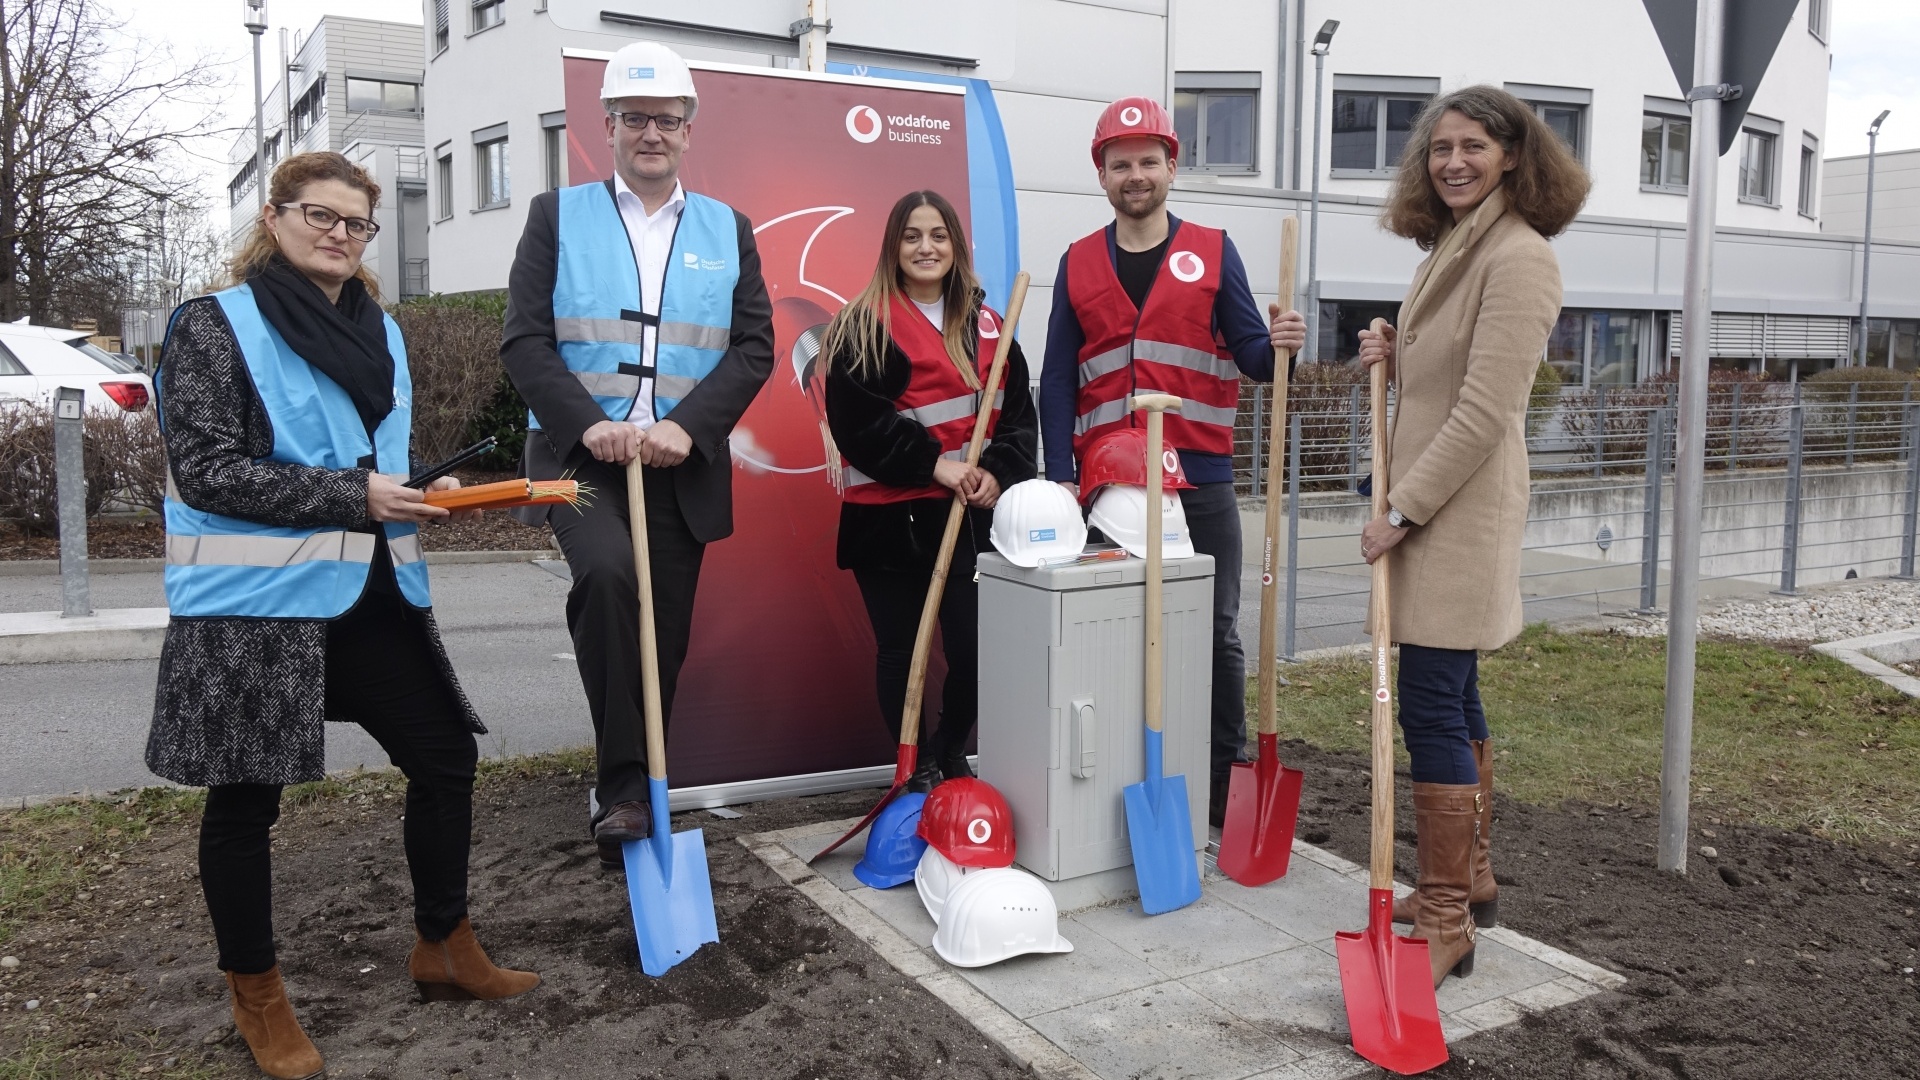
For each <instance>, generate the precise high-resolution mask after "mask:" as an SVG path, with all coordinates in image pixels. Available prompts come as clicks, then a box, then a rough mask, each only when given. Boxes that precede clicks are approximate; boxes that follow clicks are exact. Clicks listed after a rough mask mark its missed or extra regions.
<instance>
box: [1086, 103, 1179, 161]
mask: <svg viewBox="0 0 1920 1080" xmlns="http://www.w3.org/2000/svg"><path fill="white" fill-rule="evenodd" d="M1116 139H1159V140H1160V141H1161V142H1163V143H1166V144H1167V156H1168V157H1169V158H1178V157H1179V156H1180V136H1179V135H1176V134H1174V130H1173V117H1171V116H1168V115H1167V110H1165V109H1163V108H1161V107H1160V103H1159V102H1157V101H1155V100H1153V99H1152V98H1148V97H1127V98H1121V99H1120V100H1119V101H1116V102H1114V103H1113V104H1111V105H1109V106H1107V111H1105V112H1103V113H1101V114H1100V120H1099V122H1097V123H1095V124H1094V125H1093V164H1094V166H1095V167H1096V168H1097V167H1100V166H1103V165H1105V164H1106V163H1107V159H1106V158H1105V157H1104V156H1103V155H1102V153H1101V151H1103V150H1105V149H1106V148H1107V144H1108V143H1110V142H1113V141H1114V140H1116Z"/></svg>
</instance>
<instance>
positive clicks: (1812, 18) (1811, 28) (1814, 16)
mask: <svg viewBox="0 0 1920 1080" xmlns="http://www.w3.org/2000/svg"><path fill="white" fill-rule="evenodd" d="M1829 14H1830V13H1829V11H1828V5H1827V0H1807V33H1809V34H1812V35H1813V36H1814V37H1817V38H1819V39H1820V40H1821V41H1825V40H1827V17H1828V15H1829Z"/></svg>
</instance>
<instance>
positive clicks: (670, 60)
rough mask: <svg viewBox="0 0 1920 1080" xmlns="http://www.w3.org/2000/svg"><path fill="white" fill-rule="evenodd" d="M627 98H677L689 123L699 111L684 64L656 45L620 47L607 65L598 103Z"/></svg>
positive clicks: (697, 97)
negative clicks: (685, 107)
mask: <svg viewBox="0 0 1920 1080" xmlns="http://www.w3.org/2000/svg"><path fill="white" fill-rule="evenodd" d="M630 97H655V98H679V99H680V100H682V101H684V102H686V103H687V119H688V120H692V119H693V114H694V113H695V112H697V111H698V110H699V108H700V96H699V95H698V94H696V93H694V90H693V72H691V71H689V70H687V62H686V61H685V60H682V59H680V54H679V53H677V52H674V51H673V50H672V49H669V48H667V47H666V46H665V45H662V44H660V43H659V42H657V41H636V42H634V43H633V44H631V45H623V46H621V47H620V51H619V52H617V53H614V54H613V59H611V60H609V61H607V72H606V74H605V75H604V76H602V78H601V81H600V100H601V101H603V102H604V101H618V100H620V99H621V98H630Z"/></svg>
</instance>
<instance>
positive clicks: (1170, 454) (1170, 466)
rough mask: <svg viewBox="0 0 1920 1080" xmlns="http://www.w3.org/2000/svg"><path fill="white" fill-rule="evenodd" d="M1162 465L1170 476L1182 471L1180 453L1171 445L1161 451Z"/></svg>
mask: <svg viewBox="0 0 1920 1080" xmlns="http://www.w3.org/2000/svg"><path fill="white" fill-rule="evenodd" d="M1160 465H1161V467H1162V468H1164V469H1165V470H1166V473H1167V475H1168V476H1172V475H1174V474H1175V473H1177V472H1179V471H1180V455H1179V454H1178V453H1176V452H1175V451H1174V449H1173V447H1171V446H1169V447H1167V448H1166V449H1165V450H1162V451H1161V452H1160Z"/></svg>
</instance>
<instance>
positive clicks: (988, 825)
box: [967, 817, 993, 844]
mask: <svg viewBox="0 0 1920 1080" xmlns="http://www.w3.org/2000/svg"><path fill="white" fill-rule="evenodd" d="M967 839H969V840H971V841H973V842H974V843H976V844H984V843H986V842H987V841H989V840H991V839H993V822H991V821H988V820H987V819H986V818H980V817H977V818H974V819H973V820H972V821H969V822H967Z"/></svg>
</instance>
